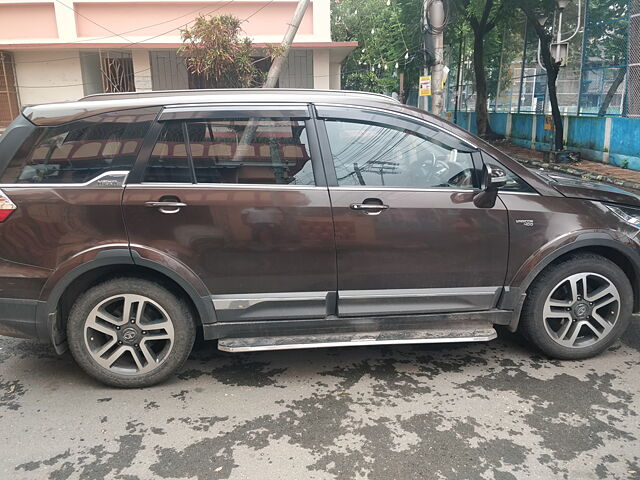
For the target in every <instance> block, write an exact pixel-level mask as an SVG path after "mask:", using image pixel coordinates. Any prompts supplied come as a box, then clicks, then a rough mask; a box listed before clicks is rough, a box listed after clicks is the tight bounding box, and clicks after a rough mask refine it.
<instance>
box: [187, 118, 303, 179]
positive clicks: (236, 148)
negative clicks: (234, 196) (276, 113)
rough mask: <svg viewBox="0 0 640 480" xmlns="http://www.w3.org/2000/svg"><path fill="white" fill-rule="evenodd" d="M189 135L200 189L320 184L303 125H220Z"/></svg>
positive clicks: (266, 121) (191, 128)
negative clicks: (316, 181)
mask: <svg viewBox="0 0 640 480" xmlns="http://www.w3.org/2000/svg"><path fill="white" fill-rule="evenodd" d="M187 129H188V133H189V142H190V146H191V155H192V158H193V166H194V169H195V172H196V180H197V182H198V183H244V184H247V183H248V184H280V185H290V184H291V185H313V184H314V177H313V169H312V166H311V155H310V152H309V141H308V139H307V131H306V128H305V122H304V121H303V120H295V119H289V118H284V119H282V118H280V119H276V118H261V119H246V118H245V119H219V120H218V119H215V120H208V121H202V122H188V123H187Z"/></svg>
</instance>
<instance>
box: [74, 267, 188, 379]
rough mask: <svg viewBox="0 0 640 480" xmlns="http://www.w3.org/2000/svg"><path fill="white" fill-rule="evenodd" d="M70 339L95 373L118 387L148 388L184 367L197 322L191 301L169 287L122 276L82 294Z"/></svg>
mask: <svg viewBox="0 0 640 480" xmlns="http://www.w3.org/2000/svg"><path fill="white" fill-rule="evenodd" d="M67 338H68V342H69V348H70V350H71V353H72V355H73V357H74V358H75V360H76V362H77V363H78V364H79V365H80V367H82V368H83V369H84V370H85V371H86V372H87V373H89V375H91V376H92V377H94V378H96V379H98V380H99V381H101V382H103V383H105V384H107V385H111V386H116V387H145V386H149V385H153V384H155V383H158V382H161V381H163V380H165V379H166V378H167V377H169V376H170V375H171V374H173V373H174V372H175V371H176V370H177V369H178V368H180V366H182V364H183V363H184V361H185V360H186V359H187V357H188V356H189V353H190V352H191V348H192V346H193V342H194V339H195V326H194V322H193V318H192V315H191V312H190V310H189V308H188V306H187V305H186V303H185V302H184V301H183V300H182V299H180V298H179V297H177V296H176V295H174V294H173V293H171V292H170V291H169V290H167V289H165V288H164V287H162V286H160V285H158V284H157V283H154V282H150V281H148V280H143V279H138V278H118V279H113V280H109V281H107V282H105V283H102V284H99V285H97V286H95V287H93V288H91V289H89V290H88V291H87V292H86V293H84V294H83V295H82V296H81V297H79V298H78V300H77V301H76V303H75V304H74V305H73V307H72V309H71V312H70V314H69V320H68V322H67Z"/></svg>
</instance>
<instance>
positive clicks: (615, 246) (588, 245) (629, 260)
mask: <svg viewBox="0 0 640 480" xmlns="http://www.w3.org/2000/svg"><path fill="white" fill-rule="evenodd" d="M580 253H591V254H596V255H599V256H602V257H604V258H606V259H608V260H610V261H612V262H613V263H615V264H616V265H617V266H618V267H620V269H621V270H622V271H623V272H624V273H625V275H626V276H627V278H628V279H629V282H630V283H631V287H632V288H633V294H634V295H633V297H634V298H633V312H634V313H638V312H640V255H639V254H638V252H637V251H635V250H634V249H633V248H632V247H631V246H628V245H626V244H624V243H621V242H620V241H617V240H615V239H614V238H612V237H611V236H609V235H607V234H590V233H589V234H583V235H580V236H579V237H577V239H576V240H575V241H574V242H572V243H569V244H566V245H564V246H562V247H560V248H556V249H553V250H552V251H551V252H550V253H548V254H547V255H545V256H543V257H542V259H541V260H540V261H538V262H537V263H536V264H535V266H534V267H533V268H531V269H530V270H529V271H528V272H527V273H526V275H525V276H523V277H522V279H521V280H520V281H519V282H518V283H515V285H513V286H510V287H508V293H507V295H504V296H503V298H502V299H501V301H500V307H501V308H505V309H513V311H514V315H513V319H512V321H511V323H510V324H509V325H508V328H509V330H511V331H512V332H515V331H516V330H517V329H518V325H519V323H520V314H521V311H522V307H523V305H524V301H525V299H526V296H527V293H528V291H529V288H530V287H531V285H533V283H534V282H535V280H536V279H537V278H538V276H539V275H540V274H541V273H542V272H543V271H544V270H545V269H547V268H548V267H549V266H551V265H554V264H557V263H559V262H562V261H564V260H565V259H566V258H568V257H571V256H573V255H578V254H580ZM519 273H520V272H519ZM517 276H518V275H517V274H516V277H517Z"/></svg>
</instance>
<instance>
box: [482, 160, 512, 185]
mask: <svg viewBox="0 0 640 480" xmlns="http://www.w3.org/2000/svg"><path fill="white" fill-rule="evenodd" d="M482 177H483V187H484V188H483V190H497V189H499V188H500V187H504V186H505V185H506V184H507V180H508V178H507V173H506V172H505V171H504V169H503V168H502V167H498V166H497V165H488V164H485V166H484V167H483V169H482Z"/></svg>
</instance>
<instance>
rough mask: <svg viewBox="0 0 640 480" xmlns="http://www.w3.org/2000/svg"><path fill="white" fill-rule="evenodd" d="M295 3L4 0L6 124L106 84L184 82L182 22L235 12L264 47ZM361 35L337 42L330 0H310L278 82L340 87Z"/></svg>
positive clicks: (2, 114) (167, 85) (1, 39)
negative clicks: (21, 112)
mask: <svg viewBox="0 0 640 480" xmlns="http://www.w3.org/2000/svg"><path fill="white" fill-rule="evenodd" d="M296 4H297V0H258V1H255V0H226V1H225V0H189V1H176V0H136V1H130V0H21V1H19V2H15V1H9V0H0V127H1V126H2V125H6V124H7V123H8V122H9V121H10V120H11V119H13V117H15V116H16V115H17V113H18V109H19V108H20V107H21V106H24V105H30V104H37V103H47V102H58V101H65V100H76V99H78V98H80V97H82V96H84V95H89V94H92V93H100V92H109V91H148V90H165V89H186V88H189V87H190V86H192V85H193V82H192V81H191V80H192V79H191V78H190V74H189V73H188V72H187V70H186V68H185V67H184V64H183V62H182V61H181V59H180V58H179V57H178V55H177V48H178V47H179V46H180V45H181V42H180V32H179V29H180V28H182V27H184V26H185V25H187V24H189V23H190V22H191V21H192V20H193V19H194V18H195V17H197V16H198V15H221V14H233V15H235V16H236V17H238V18H240V19H243V20H245V22H244V23H243V29H244V31H245V33H246V35H247V36H249V37H250V38H251V39H252V40H253V42H254V45H256V47H257V48H259V47H260V46H264V45H266V44H270V43H279V42H281V41H282V37H283V35H284V32H285V30H286V28H287V24H288V22H289V21H290V20H291V17H292V15H293V11H294V9H295V7H296ZM356 45H357V44H356V43H355V42H332V41H331V23H330V0H313V1H312V2H311V4H310V6H309V9H308V10H307V13H306V15H305V17H304V19H303V21H302V25H301V26H300V29H299V30H298V34H297V36H296V39H295V42H294V44H293V49H292V51H291V52H290V55H289V58H288V61H287V64H286V68H285V70H284V71H283V75H282V77H281V79H280V82H279V85H280V86H281V87H292V88H294V87H297V88H324V89H337V88H340V63H341V62H342V60H343V59H344V58H345V57H346V56H347V55H348V53H349V52H350V51H351V50H352V49H353V48H355V46H356Z"/></svg>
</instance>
